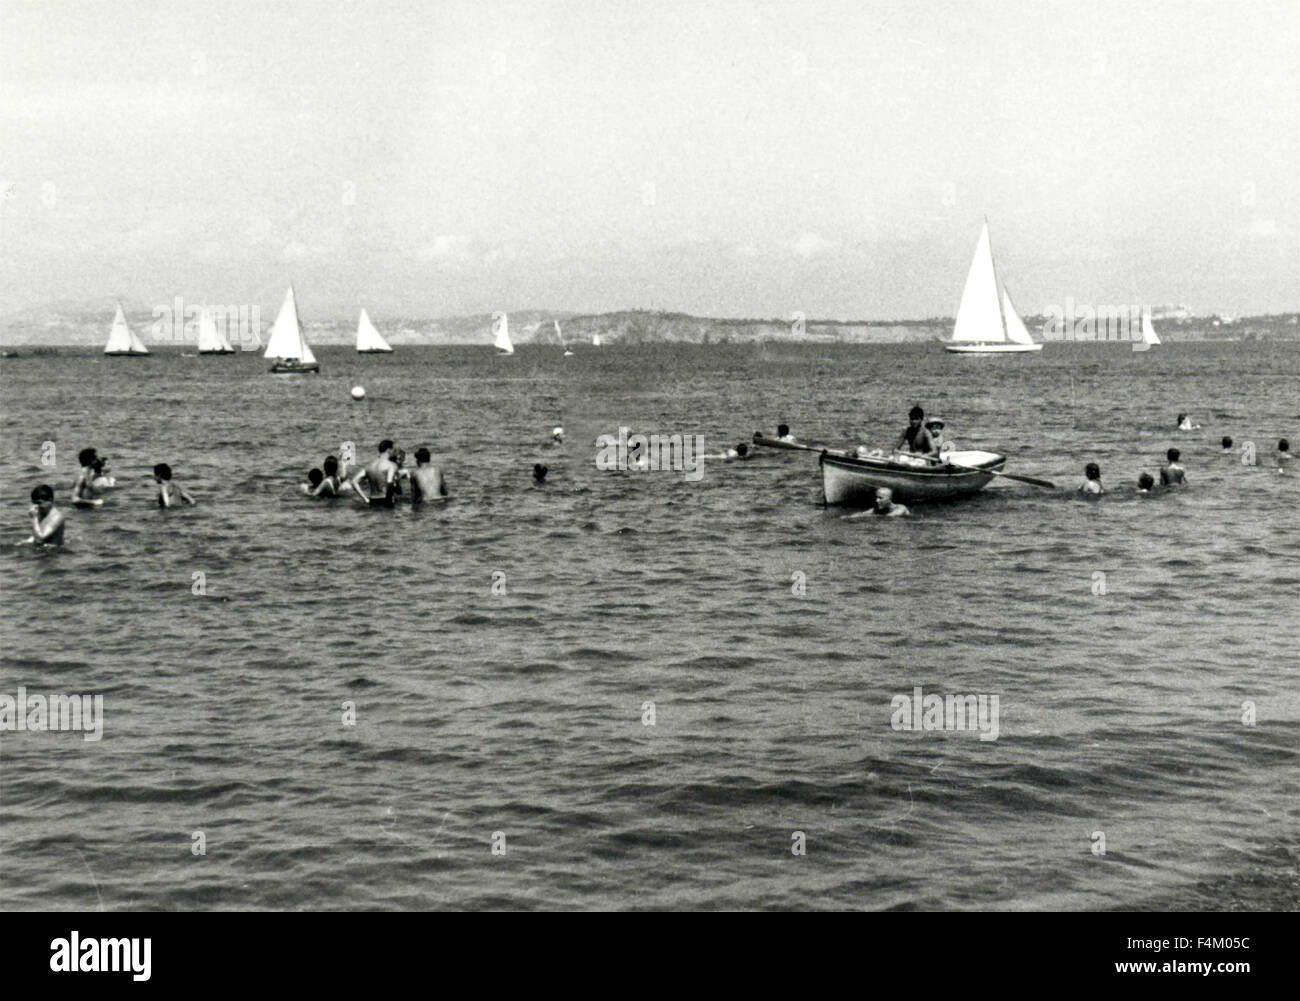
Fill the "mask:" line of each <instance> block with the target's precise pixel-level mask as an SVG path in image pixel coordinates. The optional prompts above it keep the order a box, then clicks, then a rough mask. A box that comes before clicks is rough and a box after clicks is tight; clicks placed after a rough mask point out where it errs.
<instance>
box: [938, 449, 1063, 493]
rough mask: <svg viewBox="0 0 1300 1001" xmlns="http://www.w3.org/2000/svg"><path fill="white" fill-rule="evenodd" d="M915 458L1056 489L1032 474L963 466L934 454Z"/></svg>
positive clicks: (1049, 481) (1048, 481)
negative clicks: (1026, 474)
mask: <svg viewBox="0 0 1300 1001" xmlns="http://www.w3.org/2000/svg"><path fill="white" fill-rule="evenodd" d="M912 457H913V458H915V459H924V460H925V461H926V462H938V463H942V464H943V465H945V466H952V468H953V469H966V470H969V471H970V472H972V473H991V474H992V475H994V476H1005V477H1006V478H1007V479H1008V480H1019V481H1020V482H1021V483H1032V484H1033V485H1034V486H1036V487H1046V488H1047V489H1048V490H1055V489H1056V484H1055V483H1053V482H1052V481H1051V480H1038V479H1035V478H1034V477H1032V476H1020V475H1018V474H1016V473H1004V472H1002V471H1001V470H1000V469H981V468H980V467H979V466H963V465H962V464H961V463H960V462H953V461H952V460H951V459H944V458H942V457H940V458H937V459H936V458H935V457H934V456H932V455H913V456H912Z"/></svg>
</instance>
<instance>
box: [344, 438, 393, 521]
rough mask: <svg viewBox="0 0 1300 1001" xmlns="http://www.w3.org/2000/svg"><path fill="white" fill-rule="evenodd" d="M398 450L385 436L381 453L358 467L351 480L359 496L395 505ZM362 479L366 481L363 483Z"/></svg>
mask: <svg viewBox="0 0 1300 1001" xmlns="http://www.w3.org/2000/svg"><path fill="white" fill-rule="evenodd" d="M395 455H396V450H395V449H394V448H393V442H392V440H391V439H389V438H385V439H384V440H383V441H381V442H380V443H379V454H378V455H377V456H376V457H375V458H374V459H373V460H371V462H370V465H368V466H366V467H364V468H362V469H358V470H357V472H356V475H355V476H353V477H352V479H351V480H350V481H349V482H350V486H351V487H352V489H353V490H355V491H356V492H357V496H358V497H360V498H361V499H362V500H365V501H367V502H368V503H370V504H377V505H379V506H381V507H392V506H393V494H394V493H395V490H396V485H397V472H398V470H397V463H396V462H394V461H393V458H394V456H395ZM362 480H364V481H365V483H364V484H363V483H362Z"/></svg>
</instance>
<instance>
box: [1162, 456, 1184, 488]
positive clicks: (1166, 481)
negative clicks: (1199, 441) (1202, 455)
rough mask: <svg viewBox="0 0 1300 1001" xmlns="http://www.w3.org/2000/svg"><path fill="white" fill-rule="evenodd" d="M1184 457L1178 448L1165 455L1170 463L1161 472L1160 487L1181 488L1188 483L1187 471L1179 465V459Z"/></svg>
mask: <svg viewBox="0 0 1300 1001" xmlns="http://www.w3.org/2000/svg"><path fill="white" fill-rule="evenodd" d="M1180 455H1182V453H1181V452H1179V451H1178V449H1176V448H1171V449H1170V450H1169V451H1168V452H1166V453H1165V458H1166V459H1168V460H1169V463H1168V464H1167V465H1166V466H1164V467H1163V468H1162V469H1161V470H1160V485H1161V486H1162V487H1180V486H1185V485H1186V483H1187V470H1186V469H1184V468H1183V466H1182V464H1181V463H1179V461H1178V458H1179V456H1180Z"/></svg>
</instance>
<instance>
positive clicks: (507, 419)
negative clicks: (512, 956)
mask: <svg viewBox="0 0 1300 1001" xmlns="http://www.w3.org/2000/svg"><path fill="white" fill-rule="evenodd" d="M318 354H319V355H320V357H321V361H322V364H323V367H324V374H323V375H322V376H320V377H315V378H302V379H296V380H295V379H289V380H285V379H277V378H274V377H272V376H270V375H268V374H267V373H266V370H265V363H264V362H263V360H262V359H261V358H260V357H257V356H255V355H239V356H237V357H233V358H199V357H181V356H179V355H177V354H170V355H169V354H162V355H156V356H154V357H150V358H148V359H112V358H104V357H102V356H98V355H91V354H85V355H79V356H72V355H65V356H61V357H34V358H24V359H15V360H6V361H4V362H3V363H2V364H3V370H2V375H0V389H2V390H3V404H2V407H3V413H2V415H0V429H2V435H0V475H2V476H3V515H2V516H0V522H2V524H0V529H2V530H3V532H4V535H5V537H6V538H10V539H13V540H16V539H20V538H22V537H23V536H24V535H26V534H27V533H28V529H29V526H28V525H27V523H26V517H25V512H26V509H27V505H28V501H27V495H28V493H29V491H30V490H31V488H32V486H34V485H35V484H37V483H39V482H52V483H53V484H54V485H55V486H56V487H57V488H58V491H59V499H60V501H62V502H66V500H67V496H68V495H67V489H68V487H69V486H70V484H71V482H72V479H73V477H74V476H75V474H76V453H77V450H78V449H79V448H81V447H84V446H87V445H93V446H95V447H97V448H98V449H99V450H100V452H101V453H102V454H106V455H108V456H109V457H110V459H111V461H112V462H113V465H114V469H115V471H116V472H117V473H118V474H119V475H120V476H122V477H123V478H131V477H133V479H128V482H127V483H126V485H125V486H124V487H123V489H120V490H119V491H117V492H116V493H115V494H113V495H111V497H110V499H109V500H108V502H107V503H106V505H105V506H104V507H103V508H102V509H100V510H96V511H92V512H81V511H70V513H69V516H68V518H69V524H68V528H67V545H66V548H65V550H64V551H62V552H36V551H33V550H32V549H30V548H15V547H10V546H8V545H6V546H4V547H3V551H0V600H2V602H3V605H2V612H0V693H5V694H9V695H11V696H13V695H16V693H17V688H18V686H20V685H23V686H26V688H27V689H28V691H29V692H42V693H44V692H58V693H77V692H84V693H100V694H102V695H103V696H104V700H105V712H106V717H107V718H106V726H105V733H104V737H103V739H102V740H101V741H99V742H98V743H93V742H91V743H88V742H85V741H83V740H82V739H81V738H80V736H78V735H76V734H71V733H16V732H0V904H2V905H3V906H5V907H8V908H16V909H22V908H38V907H42V908H76V909H96V908H104V909H106V910H115V909H158V908H182V909H189V908H205V909H206V908H212V909H222V908H277V909H281V908H282V909H321V908H348V909H351V908H378V909H409V908H483V907H494V908H660V907H680V908H869V909H890V908H896V909H908V908H952V909H963V908H980V909H985V908H987V909H997V908H1041V909H1047V908H1155V909H1166V908H1189V909H1281V908H1286V909H1291V908H1295V907H1296V906H1297V905H1300V870H1298V866H1297V859H1298V852H1300V825H1298V823H1297V821H1298V818H1300V797H1298V796H1297V793H1298V791H1300V788H1298V787H1300V767H1298V766H1300V757H1298V754H1300V696H1298V695H1297V684H1296V679H1297V633H1296V612H1297V595H1298V594H1300V530H1297V527H1296V518H1295V512H1296V499H1297V490H1298V489H1300V472H1297V473H1296V474H1293V475H1290V476H1280V475H1278V474H1277V473H1276V472H1275V471H1274V469H1273V468H1271V467H1272V462H1273V460H1272V456H1273V452H1274V446H1275V444H1276V441H1277V439H1278V437H1280V436H1283V435H1287V436H1289V437H1290V438H1291V439H1292V440H1293V441H1296V442H1297V444H1298V445H1300V412H1298V411H1300V404H1298V403H1297V394H1296V386H1297V377H1298V376H1300V345H1297V344H1272V345H1270V344H1219V345H1214V344H1199V345H1191V344H1187V345H1167V346H1163V347H1161V348H1158V349H1156V350H1153V351H1151V352H1148V353H1146V354H1135V353H1133V352H1131V351H1128V350H1127V346H1125V345H1106V344H1092V345H1082V344H1073V345H1071V344H1053V345H1049V346H1048V347H1047V349H1046V350H1044V351H1043V352H1042V354H1041V355H1040V356H1038V357H1025V358H1015V357H1007V358H983V359H972V358H960V357H954V356H948V355H945V354H943V353H942V352H941V351H940V350H939V348H938V346H937V345H889V346H880V347H857V346H854V347H848V346H829V347H828V346H821V345H808V346H802V345H800V346H787V345H767V346H760V347H752V346H750V347H742V346H712V347H667V346H665V347H662V348H655V349H651V348H640V349H631V348H622V349H620V348H619V347H612V348H604V349H601V350H599V351H594V350H592V349H586V350H580V351H579V353H578V354H577V355H575V356H574V357H571V358H568V359H564V358H561V357H559V355H558V352H557V351H556V350H555V349H546V350H543V349H541V348H529V347H524V348H522V349H520V351H519V352H518V354H516V355H515V356H514V357H513V358H508V359H505V358H498V357H496V356H494V355H493V354H492V353H491V352H490V351H489V350H487V349H485V348H455V349H445V348H444V349H416V348H405V349H401V350H400V351H399V352H398V353H397V354H395V355H393V356H391V357H387V358H373V357H366V358H359V357H358V356H357V355H356V354H355V353H353V352H351V351H349V350H347V349H343V348H328V347H327V348H324V349H322V350H320V351H319V352H318ZM356 383H361V384H363V385H364V386H365V387H366V389H367V391H368V394H369V395H368V398H367V399H366V400H365V401H364V402H363V403H353V402H352V401H351V400H350V399H349V397H348V389H349V388H350V387H351V386H352V385H354V384H356ZM914 402H920V403H922V404H923V405H924V406H926V408H927V410H929V411H930V412H934V413H939V414H941V415H942V416H944V417H945V418H947V420H948V422H949V424H948V431H949V434H950V437H952V438H953V439H955V440H956V441H957V442H958V444H959V445H961V446H969V447H988V448H994V449H997V450H1002V451H1005V452H1007V453H1008V454H1009V455H1010V457H1011V458H1010V460H1009V462H1008V470H1009V471H1012V472H1020V473H1025V474H1029V475H1033V476H1040V477H1046V478H1049V479H1052V480H1054V481H1056V483H1057V484H1058V486H1059V487H1061V489H1060V490H1058V491H1057V492H1049V491H1044V490H1040V489H1038V488H1035V487H1032V486H1027V485H1022V484H1017V483H1012V482H1006V481H1003V482H998V483H994V484H992V485H990V487H988V488H987V489H986V490H985V492H984V493H983V494H982V495H980V496H979V497H978V498H976V499H974V500H971V501H968V502H963V503H961V504H958V505H950V506H943V507H930V508H918V509H917V510H916V516H915V517H914V518H912V519H897V520H891V521H881V522H877V521H845V520H842V519H841V518H840V517H838V515H837V514H836V513H834V512H827V511H825V510H823V509H822V508H821V507H819V506H818V505H817V503H816V500H817V495H818V492H819V480H818V474H817V467H816V459H815V457H814V456H811V455H804V454H798V453H780V454H775V453H767V454H764V455H762V456H760V457H758V458H756V459H755V460H753V461H750V462H746V463H742V464H730V465H727V464H722V463H713V464H710V465H706V469H705V475H704V477H703V479H702V480H700V481H699V482H695V483H692V482H687V481H685V480H684V479H683V478H681V477H680V476H679V475H673V474H667V473H664V474H649V475H629V474H617V473H604V472H600V471H599V470H597V469H596V468H595V465H594V455H595V449H594V445H593V442H594V440H595V438H596V436H597V435H598V434H601V433H606V432H609V433H616V432H617V429H618V427H619V426H620V425H627V426H630V427H632V428H633V429H634V430H640V431H646V432H649V431H660V432H663V433H672V432H680V433H700V434H703V435H705V436H706V438H707V440H708V441H709V443H710V446H711V448H712V447H713V446H717V447H721V446H724V445H727V444H734V443H735V442H737V441H741V440H747V439H748V438H749V436H750V435H751V434H752V432H753V431H754V430H756V429H764V430H767V431H771V430H772V429H773V428H774V427H775V425H776V423H777V422H778V421H780V420H785V421H787V422H788V423H790V424H791V425H792V427H793V428H794V430H795V432H796V433H797V434H799V435H801V436H803V437H805V438H810V439H821V440H827V441H832V442H853V443H857V442H866V443H868V444H871V445H887V444H889V443H890V442H891V439H892V437H893V436H894V435H896V434H897V433H898V431H899V430H900V429H901V427H902V426H903V424H904V423H905V419H904V415H905V413H906V411H907V409H908V407H909V406H911V405H912V404H913V403H914ZM1180 411H1189V412H1191V413H1192V414H1193V415H1194V416H1195V418H1196V419H1197V420H1198V421H1199V422H1200V423H1201V424H1202V425H1204V428H1203V430H1200V431H1195V432H1190V433H1176V432H1174V431H1173V430H1172V426H1173V422H1174V417H1175V415H1176V414H1177V413H1178V412H1180ZM555 424H562V425H564V427H565V428H566V430H567V432H568V442H567V443H566V444H565V445H564V446H562V447H560V448H548V447H546V441H547V439H548V436H549V433H550V429H551V427H552V426H553V425H555ZM1225 434H1227V435H1231V436H1232V437H1233V438H1234V439H1236V440H1237V441H1238V442H1242V441H1245V440H1250V441H1252V442H1254V443H1256V446H1257V448H1258V453H1259V457H1260V463H1261V464H1260V465H1259V466H1257V467H1254V468H1251V467H1247V466H1243V465H1242V464H1241V463H1240V462H1239V461H1237V460H1236V459H1235V458H1234V457H1225V456H1224V455H1223V454H1222V453H1221V451H1220V448H1219V444H1218V442H1219V438H1220V437H1221V436H1223V435H1225ZM384 436H391V437H393V438H395V439H396V440H397V441H398V442H399V443H400V444H402V445H403V446H405V447H406V448H407V450H408V452H412V451H413V449H414V447H415V446H418V445H420V444H428V445H429V446H430V447H431V448H432V450H433V451H434V453H435V455H436V456H437V458H438V460H440V461H441V462H442V463H443V464H444V465H445V468H446V473H447V478H448V482H449V486H450V490H451V492H452V494H453V500H452V502H451V503H450V504H449V505H448V506H447V507H446V508H445V509H430V510H424V511H420V512H412V511H411V510H410V509H409V508H408V509H401V508H399V509H397V510H395V511H370V510H366V509H361V508H360V507H359V505H355V504H353V503H350V502H344V501H339V502H335V503H333V504H329V503H314V502H311V501H309V500H307V499H306V498H304V497H302V496H300V495H299V494H298V493H297V485H298V483H299V482H300V481H301V480H302V479H303V477H304V473H305V471H306V470H307V469H308V468H309V467H310V466H313V465H319V464H320V461H321V459H322V458H323V457H324V456H325V455H326V454H327V453H331V452H333V453H335V454H337V453H338V451H339V449H340V447H341V443H342V442H344V441H353V442H356V443H357V445H358V448H359V450H360V452H361V454H362V455H363V456H364V457H368V456H369V455H370V454H372V453H373V446H374V443H375V442H376V441H377V440H378V439H379V438H381V437H384ZM47 441H53V442H56V443H57V466H56V467H55V469H54V471H53V472H51V470H50V469H49V468H48V467H43V466H42V465H41V448H42V443H44V442H47ZM1171 445H1176V446H1177V447H1179V448H1181V449H1182V451H1183V455H1184V461H1185V464H1186V465H1187V468H1188V478H1189V480H1190V482H1191V486H1190V487H1189V489H1187V490H1186V491H1185V492H1183V493H1180V494H1177V495H1171V496H1161V497H1156V498H1151V499H1139V498H1136V497H1134V496H1133V495H1132V487H1131V484H1132V483H1133V482H1134V481H1135V480H1136V478H1137V475H1138V473H1139V472H1141V471H1143V470H1148V471H1151V472H1152V473H1155V472H1156V471H1157V470H1158V467H1159V464H1160V460H1161V457H1162V456H1163V453H1164V451H1165V449H1166V448H1168V447H1170V446H1171ZM159 461H166V462H169V463H170V464H171V465H172V466H173V468H174V469H175V471H176V478H177V480H178V481H180V482H181V483H182V484H184V485H185V486H186V487H187V488H188V489H189V490H190V491H191V492H192V493H194V494H195V495H196V496H197V497H198V498H199V500H200V504H199V506H197V507H195V508H187V509H182V510H173V511H168V512H160V511H159V510H158V509H157V508H156V507H155V506H154V503H153V493H152V483H151V481H150V480H149V479H148V477H147V470H148V468H149V467H150V466H151V465H152V464H153V463H154V462H159ZM538 461H542V462H545V463H547V465H548V466H549V467H550V469H551V474H550V479H549V481H548V483H547V484H546V486H545V487H543V488H534V487H533V486H532V485H531V476H530V471H531V467H532V464H533V463H534V462H538ZM1087 461H1097V462H1099V463H1100V464H1101V467H1102V471H1103V479H1104V481H1105V482H1106V484H1107V485H1108V487H1110V488H1111V489H1112V490H1113V491H1115V492H1114V493H1112V495H1110V496H1107V497H1106V498H1104V499H1102V500H1101V501H1100V502H1098V503H1087V502H1084V501H1082V500H1079V499H1077V498H1076V497H1075V496H1074V495H1073V494H1072V492H1071V491H1072V489H1073V488H1074V487H1075V486H1076V485H1077V483H1078V480H1079V479H1080V477H1081V470H1082V467H1083V465H1084V463H1085V462H1087ZM196 573H201V574H203V575H204V577H203V580H204V586H205V588H206V594H204V595H196V594H194V593H193V590H194V583H195V576H194V575H195V574H196ZM796 573H801V574H803V575H804V579H805V580H806V594H805V595H804V596H802V597H801V596H796V595H795V594H794V593H792V579H793V575H794V574H796ZM1098 574H1104V575H1105V577H1104V581H1105V585H1106V587H1105V593H1104V594H1098V593H1094V592H1095V590H1099V587H1098V582H1099V581H1100V580H1101V578H1100V577H1098V576H1097V575H1098ZM500 575H504V577H502V576H500ZM494 579H495V580H498V581H503V582H504V585H505V594H503V595H494V594H493V592H492V585H493V581H494ZM918 685H919V686H923V688H924V690H925V691H926V692H936V693H940V694H948V693H971V694H986V695H994V694H995V695H997V696H999V702H1000V736H999V738H998V739H997V740H996V741H981V740H979V739H977V738H976V735H975V734H972V733H944V732H921V733H907V732H898V731H895V730H894V729H892V728H891V726H890V718H891V714H892V711H891V705H890V702H891V699H892V698H893V696H895V695H898V694H907V693H911V692H912V690H913V688H914V687H915V686H918ZM345 702H351V703H354V704H355V707H356V724H355V725H354V726H345V725H344V724H343V719H342V716H343V709H342V706H343V703H345ZM646 703H653V708H654V725H652V726H651V725H645V724H644V723H643V718H644V714H645V712H646V707H645V704H646ZM1245 703H1252V704H1253V705H1254V707H1255V713H1256V715H1257V720H1256V722H1255V724H1254V725H1247V724H1245V723H1243V722H1242V717H1243V712H1244V711H1245V710H1244V709H1243V704H1245ZM796 831H800V832H803V833H804V836H805V838H806V845H807V854H806V855H804V856H797V855H794V854H792V852H791V846H792V837H793V835H794V832H796ZM195 832H202V833H203V836H204V838H205V841H206V854H204V855H195V854H194V853H193V850H192V845H193V844H194V840H193V839H194V835H195ZM494 832H501V833H502V834H503V835H504V847H505V854H503V855H502V854H494V853H493V837H494ZM1094 832H1102V833H1103V834H1104V836H1105V848H1106V854H1105V855H1104V856H1102V855H1097V854H1095V853H1094V844H1095V843H1096V842H1095V838H1094ZM496 843H497V844H498V846H499V845H501V844H502V843H503V842H502V839H501V838H500V837H499V836H498V838H497V842H496Z"/></svg>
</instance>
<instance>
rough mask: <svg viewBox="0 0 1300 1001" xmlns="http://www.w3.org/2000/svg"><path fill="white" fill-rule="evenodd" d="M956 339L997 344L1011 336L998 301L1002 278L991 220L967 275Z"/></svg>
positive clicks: (959, 307)
mask: <svg viewBox="0 0 1300 1001" xmlns="http://www.w3.org/2000/svg"><path fill="white" fill-rule="evenodd" d="M952 339H953V340H954V341H971V342H974V341H982V342H983V343H985V344H997V343H1001V342H1004V341H1005V340H1006V339H1007V335H1006V331H1005V329H1004V328H1003V326H1002V310H1001V308H1000V306H999V303H998V280H997V276H996V275H995V274H994V271H993V249H992V247H991V246H990V245H989V224H988V222H987V221H985V223H984V226H983V228H982V229H981V230H980V239H979V243H977V244H976V245H975V257H974V259H972V260H971V262H970V271H969V272H968V273H967V275H966V287H965V288H964V289H963V290H962V293H961V305H960V306H958V307H957V323H956V325H955V326H954V327H953V331H952Z"/></svg>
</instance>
